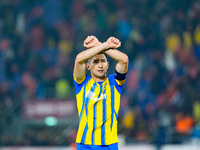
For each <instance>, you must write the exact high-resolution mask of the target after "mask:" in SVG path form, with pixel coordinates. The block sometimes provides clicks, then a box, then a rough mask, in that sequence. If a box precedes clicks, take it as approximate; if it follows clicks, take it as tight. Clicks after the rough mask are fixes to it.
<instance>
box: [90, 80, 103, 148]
mask: <svg viewBox="0 0 200 150" xmlns="http://www.w3.org/2000/svg"><path fill="white" fill-rule="evenodd" d="M101 93H102V85H101V84H100V93H99V95H98V98H99V97H100V96H101ZM96 104H97V102H95V104H94V109H93V117H94V119H93V130H92V145H94V130H95V128H96V121H97V120H96V117H97V116H96V107H97V106H96Z"/></svg>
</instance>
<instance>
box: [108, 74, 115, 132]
mask: <svg viewBox="0 0 200 150" xmlns="http://www.w3.org/2000/svg"><path fill="white" fill-rule="evenodd" d="M113 76H114V74H113ZM112 79H113V80H115V79H114V78H112V77H111V76H110V78H109V82H110V90H111V113H112V114H111V124H110V129H111V131H112V127H113V118H114V98H115V96H114V84H113V83H114V82H115V81H113V80H112Z"/></svg>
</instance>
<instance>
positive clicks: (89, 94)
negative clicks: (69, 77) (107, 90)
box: [86, 91, 95, 99]
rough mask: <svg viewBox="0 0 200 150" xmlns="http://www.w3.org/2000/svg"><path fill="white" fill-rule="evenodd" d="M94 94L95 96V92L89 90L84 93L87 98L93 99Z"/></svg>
mask: <svg viewBox="0 0 200 150" xmlns="http://www.w3.org/2000/svg"><path fill="white" fill-rule="evenodd" d="M94 96H95V93H94V92H91V91H88V92H87V94H86V97H87V98H89V99H93V98H94Z"/></svg>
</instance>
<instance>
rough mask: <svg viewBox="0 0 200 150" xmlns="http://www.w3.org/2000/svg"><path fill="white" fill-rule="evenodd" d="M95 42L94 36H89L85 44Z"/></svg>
mask: <svg viewBox="0 0 200 150" xmlns="http://www.w3.org/2000/svg"><path fill="white" fill-rule="evenodd" d="M93 40H94V36H87V38H86V39H85V41H84V43H85V44H89V43H91V42H92V41H93Z"/></svg>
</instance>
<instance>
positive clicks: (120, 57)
mask: <svg viewBox="0 0 200 150" xmlns="http://www.w3.org/2000/svg"><path fill="white" fill-rule="evenodd" d="M105 54H106V55H108V56H109V57H111V58H112V59H114V60H116V61H117V62H119V63H128V56H127V55H126V54H125V53H123V52H120V51H119V50H117V49H109V50H106V51H105Z"/></svg>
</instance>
